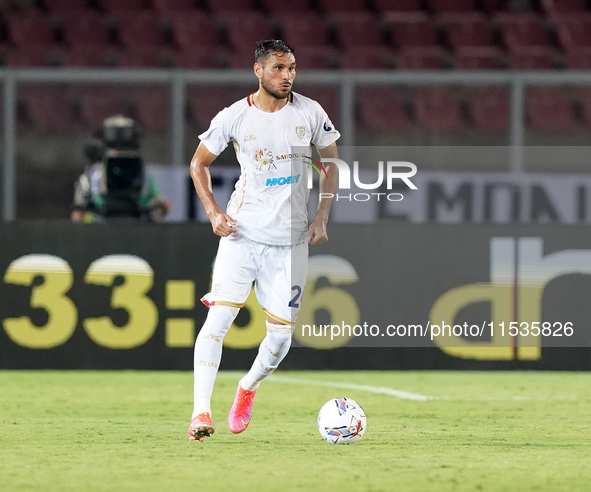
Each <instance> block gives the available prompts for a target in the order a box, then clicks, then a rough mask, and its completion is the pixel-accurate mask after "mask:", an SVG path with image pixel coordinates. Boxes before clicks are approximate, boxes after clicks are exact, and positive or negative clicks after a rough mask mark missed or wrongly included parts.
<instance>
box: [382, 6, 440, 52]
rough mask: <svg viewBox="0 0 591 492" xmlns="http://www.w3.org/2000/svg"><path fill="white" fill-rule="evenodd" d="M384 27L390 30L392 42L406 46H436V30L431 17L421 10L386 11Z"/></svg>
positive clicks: (398, 45) (397, 45) (399, 46)
mask: <svg viewBox="0 0 591 492" xmlns="http://www.w3.org/2000/svg"><path fill="white" fill-rule="evenodd" d="M382 19H383V21H384V23H385V25H386V28H387V29H389V30H390V36H391V39H392V42H393V44H394V45H395V46H396V47H398V48H402V47H406V46H437V44H438V39H437V32H436V31H435V27H434V26H433V23H432V20H431V17H429V16H428V15H427V14H425V13H422V12H417V13H397V12H387V13H386V14H384V16H383V18H382Z"/></svg>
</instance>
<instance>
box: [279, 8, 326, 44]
mask: <svg viewBox="0 0 591 492" xmlns="http://www.w3.org/2000/svg"><path fill="white" fill-rule="evenodd" d="M279 22H280V25H281V30H282V33H283V37H282V39H284V40H285V41H286V42H287V43H289V44H291V45H292V46H294V48H295V49H296V51H298V52H299V48H300V47H301V46H325V45H327V44H328V28H327V25H326V22H325V20H324V18H323V17H321V16H320V15H317V14H301V15H293V16H285V17H284V18H281V19H279Z"/></svg>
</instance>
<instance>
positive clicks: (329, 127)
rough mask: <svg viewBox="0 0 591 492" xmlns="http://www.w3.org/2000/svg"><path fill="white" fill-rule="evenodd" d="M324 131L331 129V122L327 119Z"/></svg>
mask: <svg viewBox="0 0 591 492" xmlns="http://www.w3.org/2000/svg"><path fill="white" fill-rule="evenodd" d="M324 131H326V132H330V131H332V123H330V121H327V122H326V123H324Z"/></svg>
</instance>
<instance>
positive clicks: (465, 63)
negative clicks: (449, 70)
mask: <svg viewBox="0 0 591 492" xmlns="http://www.w3.org/2000/svg"><path fill="white" fill-rule="evenodd" d="M502 58H503V54H502V52H501V50H499V49H498V48H495V47H494V46H474V47H472V46H465V47H462V48H459V49H458V50H456V51H455V53H454V61H453V68H455V69H458V70H491V69H495V68H500V67H501V64H502Z"/></svg>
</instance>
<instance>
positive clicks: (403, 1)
mask: <svg viewBox="0 0 591 492" xmlns="http://www.w3.org/2000/svg"><path fill="white" fill-rule="evenodd" d="M374 8H375V10H376V11H378V12H380V13H384V12H419V11H421V10H422V8H423V7H422V5H421V0H374Z"/></svg>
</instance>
